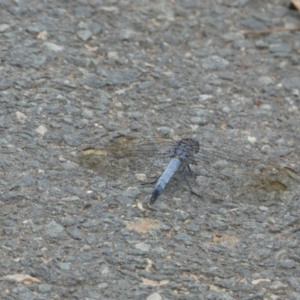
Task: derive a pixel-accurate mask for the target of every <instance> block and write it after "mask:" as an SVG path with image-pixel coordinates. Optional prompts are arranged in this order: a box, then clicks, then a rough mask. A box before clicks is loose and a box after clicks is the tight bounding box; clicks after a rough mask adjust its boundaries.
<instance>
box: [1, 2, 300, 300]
mask: <svg viewBox="0 0 300 300" xmlns="http://www.w3.org/2000/svg"><path fill="white" fill-rule="evenodd" d="M297 26H299V13H298V12H297V11H293V10H289V9H288V1H281V0H277V1H249V0H248V1H247V0H246V1H245V0H238V1H232V0H226V1H198V0H185V1H165V0H163V1H147V0H144V1H139V0H136V1H135V0H132V1H131V0H129V1H127V0H126V1H108V0H107V1H106V0H92V1H85V0H82V1H67V0H65V1H36V0H28V1H23V0H20V1H10V0H4V1H1V2H0V61H1V68H0V70H1V71H0V72H1V76H0V151H1V156H0V166H1V171H0V174H1V176H0V195H1V197H0V205H1V211H0V224H1V230H0V232H1V234H0V246H1V255H0V277H1V280H0V298H1V299H6V300H16V299H20V300H21V299H22V300H24V299H30V300H33V299H47V300H48V299H109V300H111V299H122V300H123V299H140V300H144V299H145V300H146V299H148V300H159V299H163V300H166V299H182V300H185V299H211V300H213V299H228V300H229V299H230V300H231V299H243V300H246V299H291V300H292V299H300V288H299V282H300V250H299V248H300V222H299V215H300V198H299V194H297V193H295V192H293V191H291V192H290V194H288V195H286V197H285V198H284V201H279V202H278V203H277V204H276V205H272V206H267V205H265V204H263V203H259V204H258V203H252V202H247V201H245V200H243V199H241V201H240V202H239V201H235V202H230V201H229V200H228V201H226V200H225V201H222V202H220V203H214V202H212V201H209V200H208V199H199V198H197V197H196V196H193V195H190V194H189V193H188V192H187V191H185V190H184V189H179V188H177V187H174V186H173V187H172V186H170V189H169V191H166V193H164V195H163V196H162V197H161V201H160V203H159V205H158V209H157V210H155V211H154V210H153V211H149V210H145V211H144V210H143V209H142V208H141V205H142V203H143V202H144V200H145V199H147V197H149V195H150V193H151V190H152V185H140V184H139V182H138V181H137V182H136V183H133V185H134V186H133V185H132V184H128V183H127V181H126V178H119V180H114V181H111V182H107V181H106V180H105V178H104V177H103V176H102V174H98V173H95V172H92V171H89V170H86V169H85V168H83V167H82V166H80V165H78V164H77V163H76V161H75V160H73V159H72V158H73V157H74V153H75V152H76V151H77V149H78V147H81V146H82V145H88V144H89V143H97V142H99V140H100V139H101V137H102V136H104V135H105V134H112V133H114V132H117V131H125V130H126V131H127V132H132V133H140V134H153V135H154V134H158V135H166V134H168V133H171V132H172V130H174V131H175V132H177V131H184V130H187V129H191V128H193V129H194V130H196V131H198V133H201V130H203V131H204V130H205V128H207V127H208V128H210V130H211V131H213V130H214V129H215V130H216V131H220V128H223V129H224V130H225V131H233V130H234V131H235V132H236V136H237V137H239V138H240V139H237V140H236V141H235V142H234V145H235V146H236V148H237V149H238V148H239V147H246V148H248V149H249V150H255V151H257V152H259V153H260V154H261V155H270V156H272V157H273V158H277V159H278V160H282V161H284V162H285V163H287V164H288V165H290V166H291V167H293V168H295V169H296V170H298V171H299V170H300V168H299V159H298V158H299V153H300V147H299V145H300V138H299V137H300V135H299V128H300V112H299V109H300V98H299V90H300V79H299V78H300V77H299V71H300V59H299V53H300V52H299V51H300V43H299V40H300V32H299V31H276V30H274V31H273V32H270V33H268V34H266V33H265V34H262V33H260V34H251V33H249V30H266V29H272V28H279V27H281V28H282V27H287V28H290V27H297ZM230 142H231V141H228V143H230ZM20 273H24V274H28V275H30V276H32V277H34V278H36V279H38V280H39V281H40V282H36V283H32V282H29V283H32V284H27V285H26V284H24V282H23V283H16V282H14V281H13V280H5V279H3V276H6V275H13V274H20ZM2 279H3V280H2ZM25 283H26V282H25ZM27 283H28V282H27Z"/></svg>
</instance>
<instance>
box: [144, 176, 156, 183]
mask: <svg viewBox="0 0 300 300" xmlns="http://www.w3.org/2000/svg"><path fill="white" fill-rule="evenodd" d="M158 178H159V176H158V177H156V178H155V179H154V180H152V181H147V182H142V183H141V185H147V184H154V183H156V182H157V180H158Z"/></svg>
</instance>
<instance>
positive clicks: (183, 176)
mask: <svg viewBox="0 0 300 300" xmlns="http://www.w3.org/2000/svg"><path fill="white" fill-rule="evenodd" d="M185 170H187V171H188V172H184V171H183V172H181V173H180V174H181V176H182V178H183V180H184V181H185V183H186V184H187V186H188V188H189V190H190V193H191V194H193V195H196V196H198V197H202V195H200V194H198V193H197V192H196V191H194V189H193V188H192V186H191V184H190V182H189V179H188V176H187V173H188V175H189V176H196V174H195V173H194V172H193V170H192V169H191V167H190V165H187V166H186V168H185Z"/></svg>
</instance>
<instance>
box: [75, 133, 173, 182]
mask: <svg viewBox="0 0 300 300" xmlns="http://www.w3.org/2000/svg"><path fill="white" fill-rule="evenodd" d="M104 144H106V145H105V146H95V147H87V148H84V149H83V150H81V151H80V153H79V161H80V163H81V164H83V165H84V166H87V167H89V168H90V169H92V170H95V171H98V172H100V173H101V174H103V175H104V174H105V175H107V176H110V177H120V176H122V175H123V174H124V172H125V173H130V172H139V173H142V172H146V173H149V172H150V173H151V172H155V171H156V170H157V169H159V170H160V171H161V169H162V167H163V165H164V162H165V161H167V160H168V158H169V149H170V147H172V145H173V144H174V141H172V140H170V139H151V138H146V137H136V136H124V135H120V136H118V137H115V138H113V139H109V140H108V141H106V142H104Z"/></svg>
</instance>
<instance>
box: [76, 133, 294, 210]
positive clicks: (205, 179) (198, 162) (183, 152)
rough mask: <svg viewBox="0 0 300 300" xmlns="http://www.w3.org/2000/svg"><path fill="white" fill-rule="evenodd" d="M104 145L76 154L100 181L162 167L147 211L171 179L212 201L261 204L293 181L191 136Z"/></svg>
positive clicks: (281, 169) (270, 165)
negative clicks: (252, 199)
mask: <svg viewBox="0 0 300 300" xmlns="http://www.w3.org/2000/svg"><path fill="white" fill-rule="evenodd" d="M218 139H219V138H218ZM104 140H105V139H103V140H102V141H101V142H102V145H101V146H99V145H96V146H89V147H86V148H83V149H82V150H81V152H80V154H79V160H80V163H81V164H83V165H85V166H87V167H89V168H90V169H93V170H95V171H97V172H99V173H101V175H107V176H108V177H110V176H112V177H118V176H121V174H123V173H124V171H125V172H127V173H129V174H131V175H132V173H133V172H135V171H139V172H141V171H142V170H146V171H147V172H151V171H152V170H156V169H157V168H159V169H161V167H162V166H163V164H164V162H165V164H166V166H165V167H164V171H163V172H162V173H161V175H160V176H159V177H158V179H157V180H156V184H155V187H154V189H153V192H152V195H151V197H150V202H149V203H150V205H153V204H154V203H155V202H156V200H157V199H158V198H159V196H160V195H161V194H162V193H163V191H164V190H165V188H166V186H167V185H168V183H169V181H170V180H171V178H172V177H173V175H174V174H177V175H178V176H177V178H179V182H180V183H181V182H182V183H184V184H185V186H186V187H187V188H188V189H189V191H190V192H191V193H192V194H195V195H197V196H200V197H205V196H209V197H213V198H214V199H217V200H224V199H225V198H226V199H238V198H240V197H245V196H246V197H247V196H249V195H253V196H254V197H256V198H257V199H259V198H264V199H267V198H268V197H269V196H270V195H272V196H278V195H279V194H281V193H283V192H284V191H286V190H288V189H289V188H290V186H291V182H294V181H295V180H296V181H299V176H298V174H297V173H296V172H295V171H294V170H293V169H292V168H289V167H286V166H282V165H280V164H277V163H274V162H272V161H268V160H263V159H261V158H257V157H255V158H253V156H254V155H250V154H249V153H246V154H245V153H243V151H242V152H241V151H237V146H233V145H232V144H229V143H228V142H226V141H224V139H223V141H222V142H218V143H217V144H218V145H219V146H218V147H217V146H215V145H212V142H211V141H210V142H208V141H206V140H205V138H203V137H202V141H198V140H197V139H196V138H194V137H193V136H192V135H191V134H182V135H181V136H177V139H175V140H172V139H164V138H146V137H141V136H134V135H133V136H132V135H124V134H116V135H115V136H112V137H110V138H108V139H106V140H105V141H104Z"/></svg>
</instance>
